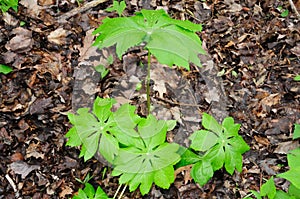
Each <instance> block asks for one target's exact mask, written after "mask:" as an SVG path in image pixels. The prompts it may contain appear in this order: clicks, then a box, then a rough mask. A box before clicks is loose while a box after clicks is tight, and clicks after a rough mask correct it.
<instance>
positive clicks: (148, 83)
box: [146, 50, 151, 114]
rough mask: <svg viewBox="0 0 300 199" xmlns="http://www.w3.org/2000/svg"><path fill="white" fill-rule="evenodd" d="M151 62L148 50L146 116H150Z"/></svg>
mask: <svg viewBox="0 0 300 199" xmlns="http://www.w3.org/2000/svg"><path fill="white" fill-rule="evenodd" d="M150 62H151V53H150V51H149V50H148V67H147V79H146V92H147V110H148V114H150V68H151V65H150Z"/></svg>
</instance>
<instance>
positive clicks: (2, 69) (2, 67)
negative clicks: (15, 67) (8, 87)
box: [0, 64, 12, 75]
mask: <svg viewBox="0 0 300 199" xmlns="http://www.w3.org/2000/svg"><path fill="white" fill-rule="evenodd" d="M11 71H12V69H11V67H9V66H6V65H4V64H0V73H3V74H5V75H6V74H8V73H10V72H11Z"/></svg>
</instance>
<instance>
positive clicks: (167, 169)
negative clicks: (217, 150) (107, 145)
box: [113, 115, 180, 194]
mask: <svg viewBox="0 0 300 199" xmlns="http://www.w3.org/2000/svg"><path fill="white" fill-rule="evenodd" d="M137 130H138V131H137V134H139V138H137V137H134V139H135V140H139V142H138V141H136V143H137V144H136V145H130V146H123V147H122V148H120V149H119V154H118V156H117V157H116V158H115V161H114V162H113V164H114V166H115V167H114V170H113V175H114V176H118V175H121V177H120V183H121V184H122V183H127V184H129V188H130V191H134V190H135V189H137V188H138V187H139V186H140V191H141V193H142V194H146V193H148V192H149V190H150V188H151V186H152V184H153V183H155V184H156V185H157V186H160V187H162V188H168V187H169V186H170V184H171V183H172V182H173V181H174V168H173V165H175V164H176V163H177V162H178V161H179V160H180V155H179V154H178V153H177V151H178V149H179V145H178V144H175V143H171V144H170V143H167V142H165V139H166V132H167V130H168V124H167V122H165V121H160V120H157V119H156V118H155V117H154V116H153V115H149V116H148V117H147V118H142V119H141V121H140V122H139V123H138V126H137Z"/></svg>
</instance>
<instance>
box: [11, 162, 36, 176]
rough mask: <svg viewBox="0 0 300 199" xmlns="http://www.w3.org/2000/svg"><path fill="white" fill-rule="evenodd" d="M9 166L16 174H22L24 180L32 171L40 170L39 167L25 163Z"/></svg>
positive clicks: (14, 163) (15, 163)
mask: <svg viewBox="0 0 300 199" xmlns="http://www.w3.org/2000/svg"><path fill="white" fill-rule="evenodd" d="M9 166H10V168H11V170H13V171H14V172H15V173H16V174H21V177H22V179H25V178H26V176H27V175H28V174H29V173H30V172H31V171H33V170H37V169H39V168H40V166H39V165H29V164H27V163H26V162H23V161H17V162H13V163H11V164H10V165H9Z"/></svg>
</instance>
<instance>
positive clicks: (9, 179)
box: [5, 174, 19, 198]
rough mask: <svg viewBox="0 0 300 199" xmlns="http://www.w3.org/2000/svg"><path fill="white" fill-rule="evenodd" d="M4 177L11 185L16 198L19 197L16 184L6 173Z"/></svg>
mask: <svg viewBox="0 0 300 199" xmlns="http://www.w3.org/2000/svg"><path fill="white" fill-rule="evenodd" d="M5 178H6V179H7V181H8V182H9V184H10V185H11V186H12V188H13V190H14V192H15V194H16V195H15V196H16V198H19V192H18V189H17V186H16V184H15V182H14V181H13V180H12V179H11V177H10V176H9V175H8V174H6V175H5Z"/></svg>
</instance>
